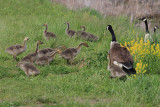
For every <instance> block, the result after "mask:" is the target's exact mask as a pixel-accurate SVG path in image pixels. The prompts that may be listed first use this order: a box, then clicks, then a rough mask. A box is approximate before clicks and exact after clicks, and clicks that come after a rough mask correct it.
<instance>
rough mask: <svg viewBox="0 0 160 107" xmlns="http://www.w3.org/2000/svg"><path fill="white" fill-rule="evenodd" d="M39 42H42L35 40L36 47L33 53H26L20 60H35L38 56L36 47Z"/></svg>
mask: <svg viewBox="0 0 160 107" xmlns="http://www.w3.org/2000/svg"><path fill="white" fill-rule="evenodd" d="M40 44H43V42H41V41H37V47H36V50H35V52H34V53H31V54H28V55H27V56H25V57H24V58H23V59H22V60H21V61H22V62H31V63H33V62H35V61H36V59H37V57H38V48H39V45H40Z"/></svg>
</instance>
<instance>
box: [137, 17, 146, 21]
mask: <svg viewBox="0 0 160 107" xmlns="http://www.w3.org/2000/svg"><path fill="white" fill-rule="evenodd" d="M139 20H142V21H143V22H145V21H146V20H147V19H146V18H145V17H143V18H140V19H139Z"/></svg>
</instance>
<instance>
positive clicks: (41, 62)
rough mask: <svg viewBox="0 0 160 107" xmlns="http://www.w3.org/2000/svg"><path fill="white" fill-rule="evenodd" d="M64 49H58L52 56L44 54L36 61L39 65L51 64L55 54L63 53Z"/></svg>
mask: <svg viewBox="0 0 160 107" xmlns="http://www.w3.org/2000/svg"><path fill="white" fill-rule="evenodd" d="M61 52H62V51H61V50H60V49H56V51H54V52H53V53H52V54H51V55H50V56H43V57H40V58H38V59H37V60H36V61H35V63H36V64H38V65H45V64H47V65H49V63H50V62H51V61H52V60H53V58H54V56H55V55H56V54H58V53H61Z"/></svg>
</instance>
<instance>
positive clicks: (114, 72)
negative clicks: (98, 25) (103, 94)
mask: <svg viewBox="0 0 160 107" xmlns="http://www.w3.org/2000/svg"><path fill="white" fill-rule="evenodd" d="M106 29H108V30H109V31H110V33H111V35H112V41H111V44H110V50H109V53H108V59H109V63H108V70H109V71H110V72H111V78H114V77H119V78H121V77H124V76H126V75H127V74H128V75H130V74H135V73H136V70H135V69H134V68H133V63H134V61H133V59H132V56H131V54H130V53H129V51H128V50H127V48H126V47H122V46H121V45H120V44H119V43H118V42H117V41H116V36H115V33H114V31H113V29H112V26H111V25H108V26H107V28H106Z"/></svg>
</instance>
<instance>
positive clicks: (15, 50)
mask: <svg viewBox="0 0 160 107" xmlns="http://www.w3.org/2000/svg"><path fill="white" fill-rule="evenodd" d="M28 40H29V38H28V37H25V38H24V43H23V45H13V46H10V47H9V48H7V49H6V52H7V53H9V54H11V55H13V59H14V60H16V56H17V55H20V54H21V53H23V52H25V51H26V49H27V46H26V41H28Z"/></svg>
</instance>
